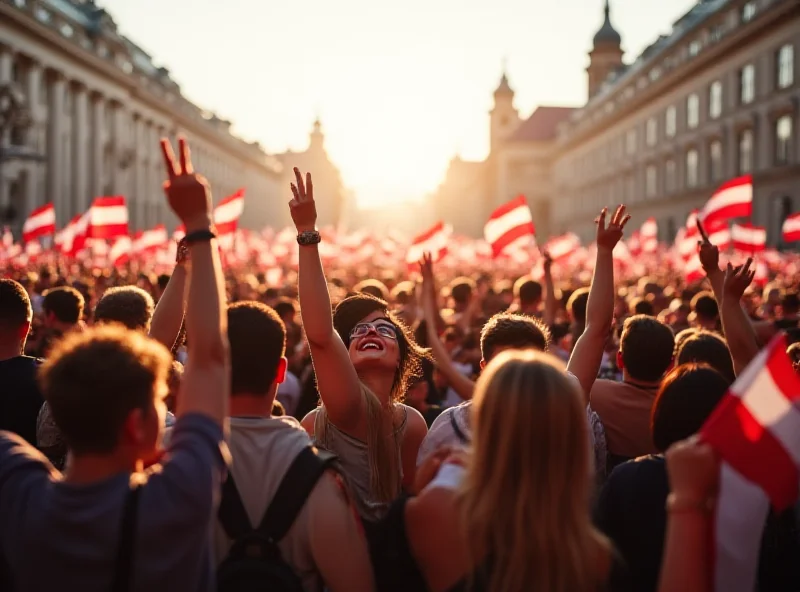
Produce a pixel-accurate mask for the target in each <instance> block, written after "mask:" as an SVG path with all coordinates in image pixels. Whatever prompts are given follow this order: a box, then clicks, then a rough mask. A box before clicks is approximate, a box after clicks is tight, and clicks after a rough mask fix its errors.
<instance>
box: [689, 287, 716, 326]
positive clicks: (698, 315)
mask: <svg viewBox="0 0 800 592" xmlns="http://www.w3.org/2000/svg"><path fill="white" fill-rule="evenodd" d="M692 311H693V312H694V319H695V322H696V323H697V324H698V325H700V326H701V327H702V328H704V329H713V328H714V327H715V326H716V324H717V320H718V319H719V306H717V301H716V300H715V299H714V295H713V294H712V293H711V292H700V293H699V294H697V295H696V296H695V297H694V298H692Z"/></svg>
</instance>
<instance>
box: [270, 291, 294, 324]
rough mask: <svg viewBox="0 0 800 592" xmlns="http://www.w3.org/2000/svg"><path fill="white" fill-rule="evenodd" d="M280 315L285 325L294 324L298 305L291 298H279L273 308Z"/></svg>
mask: <svg viewBox="0 0 800 592" xmlns="http://www.w3.org/2000/svg"><path fill="white" fill-rule="evenodd" d="M272 308H273V309H275V312H276V313H277V314H278V316H279V317H280V319H281V320H282V321H283V324H284V325H288V324H289V323H294V321H295V316H296V315H297V303H296V302H295V301H294V300H292V299H291V298H279V299H278V300H277V302H275V306H273V307H272Z"/></svg>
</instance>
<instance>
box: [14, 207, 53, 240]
mask: <svg viewBox="0 0 800 592" xmlns="http://www.w3.org/2000/svg"><path fill="white" fill-rule="evenodd" d="M55 232H56V210H55V208H54V207H53V204H51V203H49V204H45V205H43V206H41V207H39V208H36V209H35V210H33V211H32V212H31V213H30V215H29V216H28V219H27V220H25V223H24V224H23V225H22V241H23V242H26V243H27V242H29V241H32V240H36V239H37V238H41V237H43V236H50V235H51V234H55Z"/></svg>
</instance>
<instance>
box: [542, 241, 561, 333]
mask: <svg viewBox="0 0 800 592" xmlns="http://www.w3.org/2000/svg"><path fill="white" fill-rule="evenodd" d="M542 258H543V262H542V266H543V268H544V319H543V320H544V324H545V325H547V326H548V327H550V328H551V329H552V328H553V325H555V324H556V313H557V312H558V301H557V300H556V285H555V282H553V258H552V257H550V253H548V252H547V251H542Z"/></svg>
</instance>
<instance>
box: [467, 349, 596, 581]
mask: <svg viewBox="0 0 800 592" xmlns="http://www.w3.org/2000/svg"><path fill="white" fill-rule="evenodd" d="M564 370H565V369H564V365H563V364H562V363H561V362H560V361H558V360H557V359H556V358H554V357H552V356H550V355H548V354H545V353H542V352H536V351H524V352H523V351H508V352H503V353H501V354H499V355H498V356H497V357H496V358H494V359H493V360H492V362H491V363H490V364H489V365H488V366H487V367H486V369H485V371H484V372H483V374H482V375H481V377H480V379H479V380H478V383H477V385H476V389H475V396H474V398H473V407H472V413H473V419H472V421H473V456H472V459H471V462H470V466H469V468H468V471H467V476H466V479H465V482H464V484H463V486H462V489H461V491H460V493H459V505H460V511H461V523H462V524H463V525H464V529H465V533H464V535H465V538H464V540H465V541H466V544H467V548H468V553H469V558H470V561H471V563H470V565H471V566H473V567H472V569H473V573H474V572H476V571H477V572H478V573H480V568H481V566H483V565H487V567H488V568H489V572H488V573H489V581H488V582H487V583H488V584H489V590H491V591H493V592H520V591H522V590H547V591H548V592H583V591H588V590H596V589H597V588H598V587H599V586H600V585H601V584H602V583H603V581H604V580H605V578H606V577H607V569H606V568H607V566H608V562H607V561H605V562H604V561H603V560H604V559H608V558H609V554H608V548H609V545H608V542H607V541H606V539H604V537H603V536H602V535H601V534H600V533H599V532H598V531H596V530H595V529H594V527H593V526H592V523H591V519H590V516H589V506H590V495H591V487H592V481H591V474H590V466H591V465H590V463H591V457H590V442H589V432H588V426H587V424H586V412H585V409H584V405H583V397H582V396H581V393H580V392H579V389H578V387H577V385H575V384H574V383H573V382H572V381H570V380H569V378H567V376H566V375H565V373H564ZM604 551H605V553H604ZM604 563H605V565H604Z"/></svg>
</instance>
